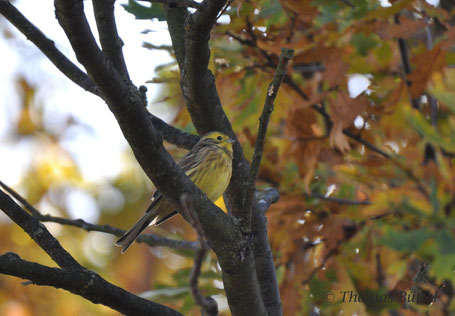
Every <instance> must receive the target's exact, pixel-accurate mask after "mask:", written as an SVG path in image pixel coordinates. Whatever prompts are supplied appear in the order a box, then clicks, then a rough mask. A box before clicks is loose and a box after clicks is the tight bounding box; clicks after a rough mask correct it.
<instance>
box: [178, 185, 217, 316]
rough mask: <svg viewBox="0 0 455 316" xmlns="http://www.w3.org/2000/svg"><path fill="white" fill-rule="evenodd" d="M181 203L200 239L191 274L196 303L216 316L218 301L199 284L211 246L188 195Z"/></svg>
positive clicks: (206, 312)
mask: <svg viewBox="0 0 455 316" xmlns="http://www.w3.org/2000/svg"><path fill="white" fill-rule="evenodd" d="M181 204H182V208H183V211H184V212H185V214H186V217H187V218H188V219H189V221H190V224H191V225H192V226H193V227H194V229H195V230H196V233H197V239H198V241H199V249H198V250H197V251H196V255H195V256H194V264H193V268H192V269H191V274H190V288H191V293H192V294H193V297H194V300H195V301H196V304H198V305H199V306H201V308H202V309H203V311H204V312H205V314H206V315H209V316H216V315H218V305H217V303H216V301H215V300H214V299H213V298H211V297H205V296H203V295H202V293H201V291H200V290H199V286H198V279H199V275H200V274H201V268H202V261H203V260H204V257H205V254H206V253H207V251H208V249H209V246H208V245H207V242H206V241H205V237H204V230H203V228H202V224H201V222H200V221H199V217H198V216H197V214H196V212H195V211H194V208H193V204H192V203H191V200H190V198H189V196H188V195H186V194H184V195H182V197H181Z"/></svg>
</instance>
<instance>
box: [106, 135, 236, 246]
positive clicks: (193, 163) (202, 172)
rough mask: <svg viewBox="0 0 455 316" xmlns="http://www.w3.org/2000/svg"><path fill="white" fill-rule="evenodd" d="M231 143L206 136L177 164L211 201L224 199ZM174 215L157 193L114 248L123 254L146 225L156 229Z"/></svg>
mask: <svg viewBox="0 0 455 316" xmlns="http://www.w3.org/2000/svg"><path fill="white" fill-rule="evenodd" d="M233 142H234V141H233V140H232V139H230V138H229V137H228V136H226V135H224V134H223V133H220V132H211V133H208V134H207V135H205V136H204V137H202V138H201V140H200V141H199V142H198V143H197V144H196V145H195V146H194V147H193V149H191V151H189V152H188V153H187V154H186V155H185V156H184V157H183V158H182V160H180V161H179V163H178V164H179V166H180V167H181V168H182V169H183V171H185V173H186V175H187V176H188V177H189V178H190V179H191V181H193V183H194V184H195V185H196V186H198V187H199V189H201V190H202V191H203V192H204V193H205V194H206V195H207V197H208V198H209V199H210V200H211V201H216V200H218V199H219V197H220V196H221V195H223V193H224V191H225V190H226V188H227V187H228V185H229V181H230V180H231V174H232V158H233V153H232V143H233ZM176 214H177V211H176V210H175V208H174V207H173V206H172V205H171V204H170V203H169V202H168V201H167V200H166V199H165V198H163V196H162V195H161V194H160V193H159V192H158V191H156V192H155V194H154V196H153V199H152V203H151V204H150V206H149V207H148V209H147V211H146V212H145V214H144V215H143V216H142V217H141V218H140V219H139V220H138V221H137V222H136V224H134V225H133V227H131V228H130V229H129V230H128V231H127V232H126V233H125V234H124V235H123V236H122V237H120V238H119V240H117V241H116V242H115V244H116V245H117V246H121V247H122V253H124V252H125V251H126V250H127V249H128V247H129V246H130V245H131V243H132V242H133V241H134V240H135V239H136V238H137V237H138V236H139V234H140V233H141V232H142V231H143V230H144V229H145V228H147V226H148V225H150V224H151V225H159V224H161V223H162V222H164V221H166V220H167V219H169V218H171V217H172V216H174V215H176Z"/></svg>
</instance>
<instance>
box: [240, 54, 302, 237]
mask: <svg viewBox="0 0 455 316" xmlns="http://www.w3.org/2000/svg"><path fill="white" fill-rule="evenodd" d="M293 56H294V50H293V49H289V48H283V49H282V50H281V56H280V62H279V64H278V67H277V69H276V72H275V76H274V78H273V80H272V82H271V83H270V85H269V87H268V89H267V95H266V97H265V102H264V108H263V110H262V114H261V117H260V118H259V129H258V134H257V139H256V144H255V146H254V154H253V160H252V162H251V166H250V170H249V172H248V177H247V180H246V192H245V195H244V198H243V207H242V210H243V216H244V217H243V218H242V221H243V223H242V225H243V228H244V230H245V231H249V230H250V226H251V225H250V224H251V208H252V205H253V198H254V192H255V190H256V178H257V175H258V173H259V166H260V164H261V160H262V153H263V151H264V144H265V135H266V133H267V127H268V124H269V120H270V116H271V114H272V111H273V107H274V104H273V102H274V101H275V98H276V96H277V94H278V89H279V88H280V85H281V82H282V81H283V78H284V76H285V74H286V68H287V64H288V62H289V60H291V59H292V57H293Z"/></svg>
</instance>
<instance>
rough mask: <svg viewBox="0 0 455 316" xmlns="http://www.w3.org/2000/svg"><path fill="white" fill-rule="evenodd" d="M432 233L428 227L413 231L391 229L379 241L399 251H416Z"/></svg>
mask: <svg viewBox="0 0 455 316" xmlns="http://www.w3.org/2000/svg"><path fill="white" fill-rule="evenodd" d="M431 235H432V233H431V232H430V231H429V230H428V229H427V228H420V229H416V230H411V231H395V230H390V231H388V232H387V233H386V235H385V236H384V237H382V238H380V239H379V243H380V244H383V245H387V246H390V247H392V248H393V249H395V250H398V251H404V252H415V251H417V250H418V249H419V247H420V246H421V245H422V243H423V242H424V241H426V240H427V239H428V238H430V237H431Z"/></svg>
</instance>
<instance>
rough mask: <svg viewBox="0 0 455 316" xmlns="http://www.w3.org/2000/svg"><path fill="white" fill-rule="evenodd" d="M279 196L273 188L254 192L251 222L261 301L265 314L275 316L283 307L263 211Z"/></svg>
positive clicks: (280, 312) (279, 314)
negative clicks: (254, 202) (254, 200)
mask: <svg viewBox="0 0 455 316" xmlns="http://www.w3.org/2000/svg"><path fill="white" fill-rule="evenodd" d="M279 197H280V195H279V193H278V191H277V190H276V189H275V188H268V189H266V190H264V191H261V192H258V193H256V200H257V201H258V203H257V204H254V205H253V206H254V208H253V213H252V222H251V231H252V237H253V253H254V260H255V265H256V275H257V278H258V282H259V288H260V290H261V297H262V301H263V303H264V307H265V309H266V311H267V315H276V316H281V315H282V314H283V309H282V306H281V298H280V289H279V286H278V281H277V277H276V271H275V264H274V262H273V254H272V249H271V248H270V243H269V239H268V234H267V218H266V217H265V212H266V211H267V210H268V208H269V207H270V205H271V204H272V203H275V202H276V201H278V198H279Z"/></svg>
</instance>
